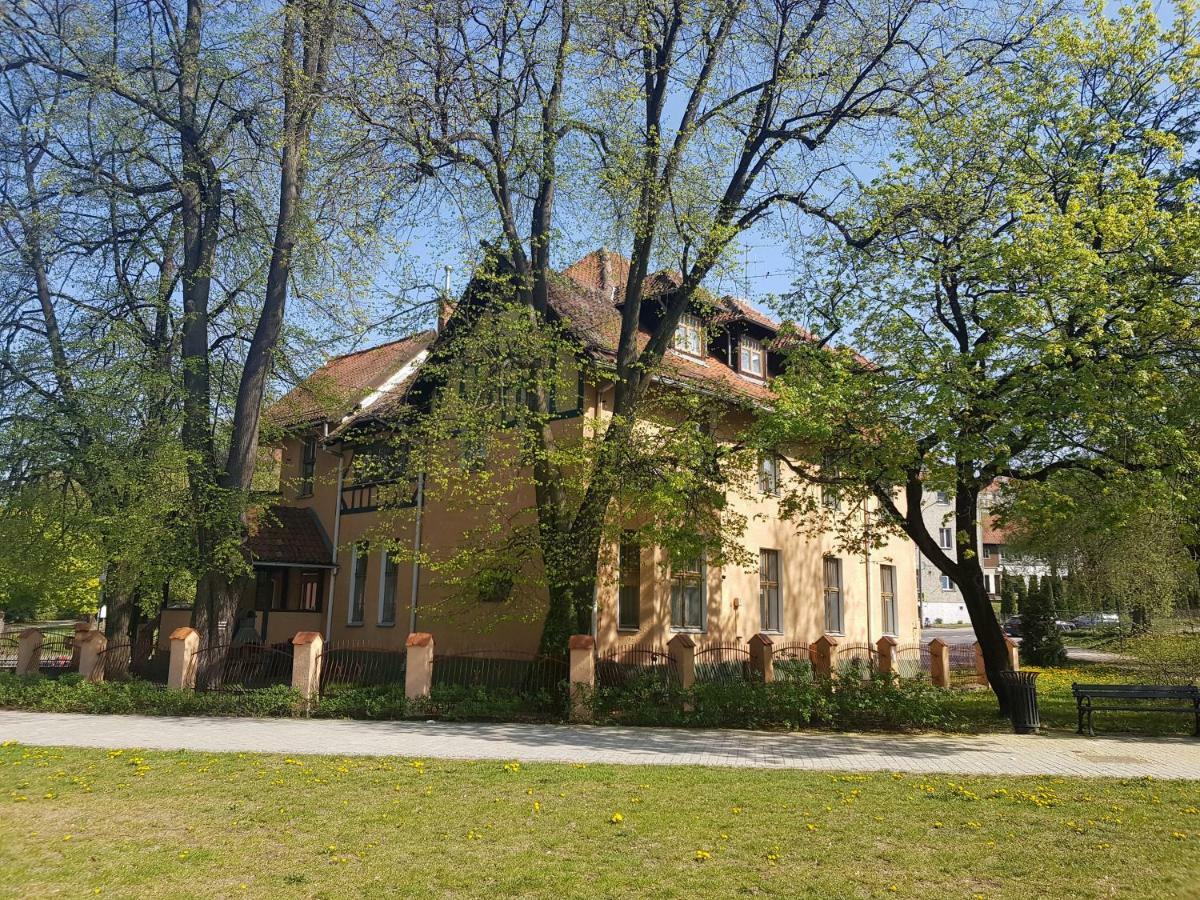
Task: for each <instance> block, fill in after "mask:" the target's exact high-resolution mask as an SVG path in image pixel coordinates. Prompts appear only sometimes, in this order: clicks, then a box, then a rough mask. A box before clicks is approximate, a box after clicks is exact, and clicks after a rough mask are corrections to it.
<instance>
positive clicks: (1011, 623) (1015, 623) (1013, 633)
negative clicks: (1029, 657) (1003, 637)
mask: <svg viewBox="0 0 1200 900" xmlns="http://www.w3.org/2000/svg"><path fill="white" fill-rule="evenodd" d="M1002 627H1003V628H1004V633H1005V634H1007V635H1008V636H1009V637H1020V636H1021V617H1020V616H1009V617H1008V618H1007V619H1005V620H1004V625H1003V626H1002Z"/></svg>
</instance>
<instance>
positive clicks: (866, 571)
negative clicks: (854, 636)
mask: <svg viewBox="0 0 1200 900" xmlns="http://www.w3.org/2000/svg"><path fill="white" fill-rule="evenodd" d="M870 502H871V501H870V500H869V499H864V500H863V536H864V537H865V538H866V540H865V541H864V542H863V546H864V549H865V552H864V553H863V576H864V579H865V581H866V585H867V646H868V647H870V646H873V644H872V643H871V524H870V520H869V519H868V518H867V515H868V513H869V511H870V510H869V505H870ZM893 580H895V579H893ZM892 590H893V592H894V591H895V587H894V586H893V588H892Z"/></svg>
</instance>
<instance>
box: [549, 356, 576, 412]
mask: <svg viewBox="0 0 1200 900" xmlns="http://www.w3.org/2000/svg"><path fill="white" fill-rule="evenodd" d="M581 409H583V376H582V373H581V372H580V369H579V362H578V361H577V360H576V359H575V358H574V357H572V356H567V357H565V358H563V359H561V360H559V363H558V370H557V371H556V372H555V373H554V384H553V385H552V387H551V391H550V410H551V412H552V413H553V414H554V415H555V416H562V417H564V418H565V417H567V416H572V415H578V413H579V412H580V410H581Z"/></svg>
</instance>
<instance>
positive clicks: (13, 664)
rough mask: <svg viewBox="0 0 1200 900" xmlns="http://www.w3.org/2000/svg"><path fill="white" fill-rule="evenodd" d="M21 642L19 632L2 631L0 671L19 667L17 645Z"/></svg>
mask: <svg viewBox="0 0 1200 900" xmlns="http://www.w3.org/2000/svg"><path fill="white" fill-rule="evenodd" d="M19 643H20V633H19V632H16V631H5V632H3V633H0V671H12V670H14V669H16V668H17V646H18V644H19Z"/></svg>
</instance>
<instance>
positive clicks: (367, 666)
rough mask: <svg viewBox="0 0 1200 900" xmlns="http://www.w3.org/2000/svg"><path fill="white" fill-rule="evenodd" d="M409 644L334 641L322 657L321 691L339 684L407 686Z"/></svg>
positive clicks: (324, 649)
mask: <svg viewBox="0 0 1200 900" xmlns="http://www.w3.org/2000/svg"><path fill="white" fill-rule="evenodd" d="M407 663H408V652H407V648H404V647H399V648H397V647H382V646H378V645H373V644H368V643H366V642H365V641H331V642H330V643H328V644H326V645H325V646H324V648H323V649H322V650H321V655H320V657H319V664H320V672H321V693H322V694H323V693H325V692H326V691H327V690H332V689H335V688H338V687H369V686H376V685H387V684H397V685H400V686H401V687H403V686H404V677H405V673H406V669H407Z"/></svg>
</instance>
